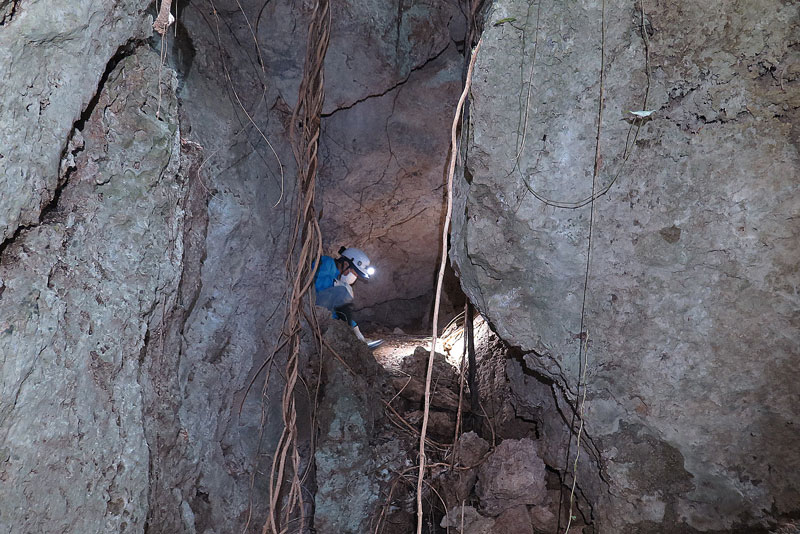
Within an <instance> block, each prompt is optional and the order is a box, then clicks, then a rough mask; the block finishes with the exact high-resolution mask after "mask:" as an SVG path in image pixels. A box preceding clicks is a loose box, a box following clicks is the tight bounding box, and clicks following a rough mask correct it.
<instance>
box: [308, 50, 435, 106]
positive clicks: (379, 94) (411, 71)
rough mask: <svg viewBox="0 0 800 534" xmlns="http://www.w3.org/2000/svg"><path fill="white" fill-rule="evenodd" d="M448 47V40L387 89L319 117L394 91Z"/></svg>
mask: <svg viewBox="0 0 800 534" xmlns="http://www.w3.org/2000/svg"><path fill="white" fill-rule="evenodd" d="M448 48H450V43H449V42H448V43H447V45H446V46H445V47H444V48H442V49H441V50H439V51H438V52H436V53H435V54H433V55H432V56H429V57H428V59H426V60H425V61H424V62H423V63H421V64H420V65H417V66H416V67H414V68H412V69H411V70H410V71H408V74H406V76H405V78H403V79H402V80H400V81H399V82H397V83H396V84H394V85H392V86H391V87H389V88H388V89H385V90H384V91H381V92H380V93H373V94H371V95H367V96H365V97H363V98H359V99H358V100H356V101H354V102H352V103H351V104H348V105H346V106H341V107H338V108H336V109H334V110H333V111H329V112H328V113H322V114H321V115H320V117H322V118H324V119H327V118H328V117H332V116H333V115H335V114H336V113H338V112H340V111H345V110H347V109H352V108H354V107H355V106H357V105H358V104H361V103H363V102H366V101H367V100H370V99H372V98H381V97H383V96H386V95H388V94H389V93H391V92H392V91H394V90H395V89H397V88H398V87H400V86H402V85H405V84H406V83H407V82H408V80H409V79H411V76H412V75H413V74H414V73H415V72H417V71H418V70H422V69H424V68H425V67H426V66H428V64H430V63H431V62H433V61H436V60H437V59H439V57H440V56H441V55H442V54H444V53H445V52H446V51H447V49H448Z"/></svg>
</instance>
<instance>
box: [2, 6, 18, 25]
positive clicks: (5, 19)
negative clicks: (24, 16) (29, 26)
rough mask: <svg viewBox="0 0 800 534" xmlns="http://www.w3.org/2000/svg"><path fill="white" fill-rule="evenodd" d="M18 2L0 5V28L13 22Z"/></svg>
mask: <svg viewBox="0 0 800 534" xmlns="http://www.w3.org/2000/svg"><path fill="white" fill-rule="evenodd" d="M19 2H20V0H11V1H8V0H6V1H5V2H3V3H0V26H5V25H6V24H8V23H9V22H11V21H12V20H14V15H16V14H17V7H18V6H19Z"/></svg>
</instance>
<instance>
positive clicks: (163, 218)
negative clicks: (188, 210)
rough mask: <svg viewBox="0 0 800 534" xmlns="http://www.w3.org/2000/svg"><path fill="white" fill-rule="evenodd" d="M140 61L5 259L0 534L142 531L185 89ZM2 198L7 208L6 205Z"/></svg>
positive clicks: (170, 278)
mask: <svg viewBox="0 0 800 534" xmlns="http://www.w3.org/2000/svg"><path fill="white" fill-rule="evenodd" d="M158 73H159V67H158V55H157V54H154V53H152V52H150V51H141V52H140V53H137V54H135V55H133V56H131V57H128V58H125V59H123V60H122V61H121V62H120V63H119V65H117V67H116V68H115V69H114V70H113V72H111V73H110V75H109V77H108V80H107V81H106V84H105V86H104V88H103V90H102V92H101V94H100V95H99V99H98V104H97V106H96V107H95V109H94V112H93V113H92V114H91V116H90V117H88V119H87V121H86V123H85V125H84V129H83V135H82V137H83V139H84V140H85V141H84V144H83V146H82V148H80V149H78V152H77V154H76V155H75V163H74V169H73V170H72V171H71V172H70V174H69V176H68V179H67V180H66V185H65V186H64V188H63V190H62V191H61V193H60V196H59V199H58V204H57V206H56V207H55V208H54V209H53V210H51V211H49V212H48V213H47V214H46V216H45V218H44V220H43V222H42V223H41V224H39V225H37V226H35V227H32V228H29V229H26V230H24V231H22V232H21V233H20V234H19V235H18V236H17V237H16V238H15V239H14V240H13V242H12V243H11V244H10V245H8V246H7V247H6V248H5V250H3V252H2V256H1V257H0V261H1V266H0V273H1V274H0V277H1V278H2V279H3V281H4V288H3V291H2V296H1V297H0V298H1V299H2V304H3V305H2V307H1V308H0V325H2V334H0V354H2V366H1V367H0V373H1V374H2V389H0V399H1V401H2V402H0V406H2V411H0V442H2V443H3V444H4V447H5V448H6V449H7V450H8V451H9V455H8V459H7V461H5V462H4V463H3V464H2V466H0V479H2V480H3V484H2V485H1V486H0V488H1V489H0V517H2V523H0V524H2V529H0V530H2V531H3V532H4V533H17V532H19V533H22V532H96V531H99V530H100V531H106V532H111V531H113V532H143V530H144V524H145V520H146V518H147V512H148V508H147V488H148V463H149V452H148V446H147V443H146V441H145V436H144V430H143V426H144V422H143V417H144V414H143V407H142V404H143V402H142V400H143V391H142V387H141V386H140V384H139V380H138V378H139V376H140V373H141V372H142V360H141V356H142V353H143V350H144V347H145V343H146V332H147V328H148V321H149V320H150V319H151V318H152V317H153V316H154V315H158V314H159V313H160V311H159V310H158V305H159V304H160V303H161V299H162V297H163V295H165V294H169V293H170V292H172V291H174V290H175V288H176V286H177V284H178V280H179V275H180V266H181V256H182V247H183V243H182V235H181V232H180V228H181V225H182V220H183V211H182V210H181V208H180V200H181V199H182V197H183V184H182V183H181V182H180V181H179V180H177V179H176V175H177V171H178V166H179V157H178V132H177V128H176V111H177V102H176V99H175V96H174V89H175V85H176V80H175V77H174V73H172V71H170V70H168V69H164V70H162V71H161V83H162V86H163V91H162V93H163V94H162V97H161V101H160V102H161V114H162V117H163V118H164V120H159V119H157V118H156V116H155V114H156V106H157V102H158V98H159V97H158V95H159V88H158V83H159V75H158ZM3 198H6V197H3Z"/></svg>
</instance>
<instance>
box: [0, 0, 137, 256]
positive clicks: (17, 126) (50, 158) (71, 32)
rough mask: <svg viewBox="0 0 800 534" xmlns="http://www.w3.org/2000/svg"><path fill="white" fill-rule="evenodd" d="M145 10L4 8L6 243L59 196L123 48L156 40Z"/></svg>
mask: <svg viewBox="0 0 800 534" xmlns="http://www.w3.org/2000/svg"><path fill="white" fill-rule="evenodd" d="M146 8H147V5H146V4H145V3H142V2H139V1H135V0H115V1H111V2H104V3H102V4H101V3H98V2H92V1H90V0H77V1H75V2H68V3H56V4H54V3H53V2H48V1H45V0H26V1H24V2H22V1H19V0H14V1H12V2H8V1H5V2H0V94H2V95H3V96H2V98H0V117H2V118H3V120H2V121H0V147H2V148H0V189H2V191H3V202H2V203H0V243H2V242H3V241H5V240H6V239H7V238H9V237H11V236H13V235H14V233H15V232H16V230H17V228H19V227H20V226H26V225H31V224H35V223H37V222H38V220H39V214H40V212H41V210H42V208H43V207H44V206H46V205H47V204H48V203H49V202H50V200H51V199H52V198H53V195H54V194H55V189H56V187H57V186H58V169H59V163H60V161H61V157H62V154H63V152H64V151H65V150H66V139H67V138H68V136H69V133H70V131H71V130H72V127H73V123H74V122H75V121H77V120H78V119H79V118H80V116H81V113H82V111H83V110H84V109H85V108H86V106H87V105H88V103H89V101H90V100H91V99H92V97H93V96H94V94H95V91H96V89H97V85H98V83H99V81H100V78H101V77H102V76H103V72H104V70H105V68H106V64H107V63H108V61H109V59H111V57H112V56H113V55H114V54H115V53H116V52H117V49H118V48H119V47H121V46H122V45H124V44H126V43H128V42H129V41H131V40H134V39H143V38H146V37H147V36H149V35H150V28H149V23H148V20H147V17H145V16H144V11H145V9H146Z"/></svg>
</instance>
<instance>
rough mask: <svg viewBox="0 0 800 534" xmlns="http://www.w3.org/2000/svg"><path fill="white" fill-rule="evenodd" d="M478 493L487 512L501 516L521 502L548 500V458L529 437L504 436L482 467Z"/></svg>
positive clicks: (483, 510) (477, 488)
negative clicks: (545, 466) (505, 437)
mask: <svg viewBox="0 0 800 534" xmlns="http://www.w3.org/2000/svg"><path fill="white" fill-rule="evenodd" d="M475 493H476V494H477V495H478V498H479V499H480V503H481V506H480V509H481V511H482V512H484V513H485V514H486V515H490V516H498V515H500V514H501V513H503V512H504V511H505V510H508V509H510V508H513V507H514V506H518V505H521V504H537V503H542V502H544V499H545V494H546V489H545V471H544V462H542V459H541V458H539V451H538V450H537V448H536V444H535V443H534V442H533V441H531V440H529V439H521V440H515V439H507V440H503V442H502V443H500V445H498V446H497V449H495V451H494V452H493V453H492V455H491V456H489V458H488V459H487V460H486V462H484V463H483V464H482V465H481V467H480V468H479V470H478V485H477V487H476V489H475Z"/></svg>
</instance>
